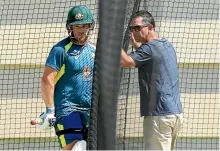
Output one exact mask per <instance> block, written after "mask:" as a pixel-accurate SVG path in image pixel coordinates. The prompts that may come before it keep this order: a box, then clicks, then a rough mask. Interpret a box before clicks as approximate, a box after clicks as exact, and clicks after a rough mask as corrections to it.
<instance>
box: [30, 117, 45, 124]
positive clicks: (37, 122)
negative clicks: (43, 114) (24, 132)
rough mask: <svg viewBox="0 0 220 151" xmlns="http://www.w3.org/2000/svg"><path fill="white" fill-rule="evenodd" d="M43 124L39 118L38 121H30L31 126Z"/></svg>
mask: <svg viewBox="0 0 220 151" xmlns="http://www.w3.org/2000/svg"><path fill="white" fill-rule="evenodd" d="M43 122H44V121H43V120H42V119H41V118H39V119H35V120H31V125H36V124H41V123H43Z"/></svg>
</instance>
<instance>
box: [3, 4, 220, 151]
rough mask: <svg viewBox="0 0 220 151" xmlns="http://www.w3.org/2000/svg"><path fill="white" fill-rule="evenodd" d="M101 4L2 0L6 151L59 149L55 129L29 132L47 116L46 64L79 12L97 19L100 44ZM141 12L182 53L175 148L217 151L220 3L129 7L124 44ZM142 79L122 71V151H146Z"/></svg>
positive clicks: (119, 141)
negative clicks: (79, 8) (180, 119)
mask: <svg viewBox="0 0 220 151" xmlns="http://www.w3.org/2000/svg"><path fill="white" fill-rule="evenodd" d="M98 3H99V2H98V0H85V1H73V0H47V1H46V0H41V1H38V0H20V1H17V0H10V1H6V0H4V1H0V12H1V13H0V150H13V149H15V150H17V149H22V150H24V149H27V150H36V149H37V150H45V149H46V150H50V149H51V150H55V149H59V144H58V143H57V138H56V136H55V132H54V131H53V130H52V131H49V132H47V131H45V132H44V131H39V130H38V129H36V128H35V127H32V126H31V125H30V120H31V119H33V118H35V117H38V116H39V115H40V114H41V113H42V112H43V111H44V110H45V105H44V103H43V100H42V99H41V94H40V79H41V76H42V72H43V67H44V63H45V59H46V57H47V55H48V52H49V51H50V49H51V47H52V46H53V45H54V44H55V43H56V42H58V41H60V40H61V39H63V38H64V37H66V36H67V32H66V29H65V21H66V16H67V12H68V10H69V9H70V8H71V7H72V6H74V5H79V4H83V5H86V6H88V7H89V8H90V9H91V10H92V12H93V13H94V16H95V21H96V26H95V29H94V31H93V35H92V37H91V41H92V42H93V43H96V40H97V36H98V29H99V25H98V18H99V13H98V9H99V8H98ZM124 7H125V6H124ZM139 9H140V10H141V9H145V10H148V11H149V12H151V13H152V15H153V16H154V18H155V21H156V31H157V32H158V33H159V35H160V37H166V38H167V39H168V40H169V41H170V42H172V44H173V45H174V47H175V49H176V52H177V59H178V67H179V76H180V87H181V101H182V104H183V111H184V124H183V126H182V130H181V133H180V135H179V138H178V140H177V143H176V147H175V148H176V149H181V150H188V149H190V150H193V149H198V150H200V149H208V150H212V149H213V150H218V149H219V102H218V100H219V94H218V92H219V59H218V58H219V56H218V48H219V24H218V18H219V15H218V13H219V3H218V1H217V0H209V1H207V0H145V1H144V0H128V1H127V6H126V19H125V25H124V35H125V36H124V41H126V39H127V32H126V28H127V24H128V23H129V20H130V15H131V14H132V12H133V11H135V10H139ZM109 13H111V12H109ZM119 15H120V14H119ZM109 24H111V21H109ZM112 26H114V25H112ZM122 43H123V45H124V46H125V47H128V51H129V52H130V51H133V50H132V48H131V46H129V45H127V43H126V42H122ZM112 59H114V58H112ZM137 74H138V73H137V69H123V70H122V73H121V83H120V91H119V96H118V105H117V108H118V109H117V122H116V138H117V139H116V140H117V142H116V149H144V148H143V128H142V121H143V118H141V117H140V111H139V106H140V105H139V99H140V97H139V86H138V77H137Z"/></svg>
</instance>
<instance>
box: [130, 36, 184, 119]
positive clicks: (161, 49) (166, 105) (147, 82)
mask: <svg viewBox="0 0 220 151" xmlns="http://www.w3.org/2000/svg"><path fill="white" fill-rule="evenodd" d="M130 56H131V58H132V59H133V60H134V62H135V63H136V67H137V68H138V79H139V87H140V109H141V116H162V115H170V114H180V113H182V104H181V102H180V90H179V75H178V67H177V58H176V53H175V50H174V48H173V46H172V44H171V43H170V42H168V41H167V40H166V39H154V40H152V41H150V42H148V43H146V44H143V45H141V47H139V48H138V49H137V50H136V51H135V52H132V53H131V54H130Z"/></svg>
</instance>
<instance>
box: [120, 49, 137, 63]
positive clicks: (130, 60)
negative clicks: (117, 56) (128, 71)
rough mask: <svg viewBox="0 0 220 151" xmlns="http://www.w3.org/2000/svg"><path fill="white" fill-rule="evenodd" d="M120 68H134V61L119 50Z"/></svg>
mask: <svg viewBox="0 0 220 151" xmlns="http://www.w3.org/2000/svg"><path fill="white" fill-rule="evenodd" d="M121 67H135V62H134V60H133V59H132V58H131V57H130V56H129V55H127V53H126V52H125V51H124V50H123V49H122V50H121Z"/></svg>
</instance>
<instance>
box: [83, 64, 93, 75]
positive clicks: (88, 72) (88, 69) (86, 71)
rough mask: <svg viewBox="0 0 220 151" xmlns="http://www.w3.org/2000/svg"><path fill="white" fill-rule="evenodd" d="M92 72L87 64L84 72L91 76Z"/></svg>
mask: <svg viewBox="0 0 220 151" xmlns="http://www.w3.org/2000/svg"><path fill="white" fill-rule="evenodd" d="M90 73H91V69H90V68H89V67H88V66H85V67H84V68H83V74H84V75H85V76H86V77H89V75H90Z"/></svg>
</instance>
